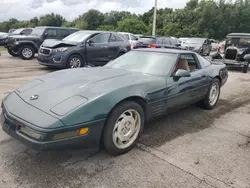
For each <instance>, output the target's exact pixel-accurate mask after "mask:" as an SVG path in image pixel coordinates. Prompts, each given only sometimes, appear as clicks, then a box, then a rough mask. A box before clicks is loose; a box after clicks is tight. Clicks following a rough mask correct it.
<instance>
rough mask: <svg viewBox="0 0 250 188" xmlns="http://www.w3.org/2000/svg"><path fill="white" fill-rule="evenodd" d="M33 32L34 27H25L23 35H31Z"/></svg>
mask: <svg viewBox="0 0 250 188" xmlns="http://www.w3.org/2000/svg"><path fill="white" fill-rule="evenodd" d="M31 32H32V29H24V30H23V31H22V34H23V35H29V34H30V33H31Z"/></svg>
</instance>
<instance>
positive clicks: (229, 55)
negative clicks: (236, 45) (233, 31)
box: [225, 49, 237, 60]
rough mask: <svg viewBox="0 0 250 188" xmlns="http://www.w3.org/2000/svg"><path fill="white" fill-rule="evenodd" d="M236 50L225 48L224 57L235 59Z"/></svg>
mask: <svg viewBox="0 0 250 188" xmlns="http://www.w3.org/2000/svg"><path fill="white" fill-rule="evenodd" d="M236 57H237V50H236V49H227V51H226V54H225V58H226V59H230V60H236Z"/></svg>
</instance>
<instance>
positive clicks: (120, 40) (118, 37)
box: [113, 34, 124, 42]
mask: <svg viewBox="0 0 250 188" xmlns="http://www.w3.org/2000/svg"><path fill="white" fill-rule="evenodd" d="M113 36H115V38H116V42H124V39H123V38H122V37H120V36H119V35H114V34H113Z"/></svg>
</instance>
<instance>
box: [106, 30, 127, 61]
mask: <svg viewBox="0 0 250 188" xmlns="http://www.w3.org/2000/svg"><path fill="white" fill-rule="evenodd" d="M124 44H125V40H124V39H123V38H121V37H120V36H119V35H117V34H114V33H112V34H111V37H110V40H109V44H108V50H109V52H108V55H109V57H108V58H109V60H113V59H115V58H116V57H117V55H118V54H119V53H120V50H121V48H122V47H123V46H124Z"/></svg>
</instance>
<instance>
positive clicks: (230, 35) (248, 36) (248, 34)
mask: <svg viewBox="0 0 250 188" xmlns="http://www.w3.org/2000/svg"><path fill="white" fill-rule="evenodd" d="M227 37H247V38H250V33H229V34H228V35H227Z"/></svg>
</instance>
